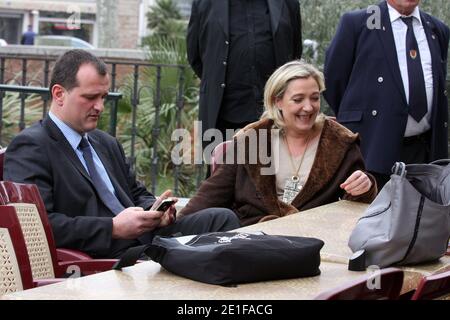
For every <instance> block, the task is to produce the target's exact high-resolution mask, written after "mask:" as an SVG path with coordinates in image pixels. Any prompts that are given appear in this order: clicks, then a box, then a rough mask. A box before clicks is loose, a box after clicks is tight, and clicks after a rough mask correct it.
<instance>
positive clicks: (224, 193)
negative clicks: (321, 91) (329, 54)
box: [180, 119, 377, 225]
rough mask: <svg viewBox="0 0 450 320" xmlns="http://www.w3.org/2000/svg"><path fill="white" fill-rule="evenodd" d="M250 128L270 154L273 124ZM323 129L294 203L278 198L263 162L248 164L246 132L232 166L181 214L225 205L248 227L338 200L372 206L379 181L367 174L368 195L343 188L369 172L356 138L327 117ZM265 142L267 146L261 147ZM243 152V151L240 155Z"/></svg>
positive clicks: (204, 187) (221, 168)
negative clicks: (355, 174) (263, 170)
mask: <svg viewBox="0 0 450 320" xmlns="http://www.w3.org/2000/svg"><path fill="white" fill-rule="evenodd" d="M252 127H253V128H254V129H255V130H256V136H257V138H258V144H257V145H258V146H260V148H261V146H262V147H264V148H267V152H268V154H269V155H270V149H271V143H270V141H271V139H270V129H271V128H272V127H273V122H272V120H260V121H258V122H256V123H255V124H254V125H252ZM319 127H320V129H321V135H320V140H319V145H318V149H317V153H316V157H315V159H314V163H313V166H312V168H311V172H310V174H309V177H308V180H307V182H306V183H305V185H304V187H303V190H302V192H301V193H300V194H299V195H297V197H296V198H295V199H294V200H293V202H292V204H291V205H289V204H286V203H284V202H282V201H280V200H279V199H278V197H277V193H276V177H275V175H274V174H271V175H262V174H261V168H264V167H268V165H263V164H261V161H259V159H258V161H257V163H254V162H253V164H249V163H252V162H250V160H251V159H250V158H251V155H250V154H249V152H248V150H249V146H250V145H255V143H252V144H249V143H248V142H246V141H248V136H249V132H248V131H246V132H244V133H243V134H241V135H238V136H237V137H235V139H234V145H233V146H234V151H235V152H234V153H235V155H234V156H233V157H234V160H235V162H234V164H223V165H219V166H218V168H217V169H216V171H215V172H214V174H213V175H212V176H211V177H209V179H207V180H206V181H204V182H203V183H202V185H201V186H200V188H199V190H198V192H197V193H196V195H195V196H194V197H193V198H192V199H191V200H190V201H189V203H188V204H187V206H186V207H185V208H184V209H183V210H182V211H181V212H180V214H181V215H186V214H190V213H194V212H196V211H198V210H201V209H205V208H211V207H226V208H231V209H232V210H233V211H234V212H235V213H236V214H237V215H238V217H239V219H240V220H241V224H242V225H249V224H253V223H256V222H261V221H266V220H270V219H274V218H278V217H282V216H284V215H288V214H292V213H295V212H298V211H301V210H306V209H310V208H314V207H317V206H321V205H324V204H328V203H331V202H334V201H337V200H339V199H340V198H341V199H345V200H354V201H360V202H367V203H369V202H371V201H372V200H373V199H374V198H375V196H376V193H377V188H376V183H375V179H374V178H373V177H372V176H370V175H369V174H368V176H369V177H370V179H371V180H372V188H371V189H370V190H369V191H368V192H366V193H365V194H362V195H360V196H357V197H353V196H351V195H349V194H347V193H345V192H344V191H343V190H342V189H341V188H340V187H339V185H340V184H341V183H342V182H344V181H345V180H346V179H347V178H348V177H349V176H350V175H351V174H352V173H353V172H354V171H356V170H365V167H364V162H363V158H362V155H361V152H360V149H359V146H358V144H359V138H358V135H357V134H354V133H352V132H351V131H349V130H348V129H346V128H345V127H343V126H341V125H340V124H338V123H337V122H335V121H332V120H329V119H323V120H322V121H321V123H319ZM260 129H268V131H266V132H268V135H267V138H266V137H265V136H264V137H263V136H262V134H261V133H260V132H262V131H261V130H260ZM320 129H319V130H320ZM246 139H247V140H246ZM261 139H264V141H265V143H264V142H263V143H261V142H260V140H261ZM239 148H241V150H243V152H239V151H238V150H239ZM242 148H243V149H242ZM228 152H229V150H227V153H228ZM242 156H244V157H245V160H244V161H243V159H242V158H239V157H242ZM237 159H240V161H237V162H238V163H241V164H236V160H237ZM242 163H244V164H242Z"/></svg>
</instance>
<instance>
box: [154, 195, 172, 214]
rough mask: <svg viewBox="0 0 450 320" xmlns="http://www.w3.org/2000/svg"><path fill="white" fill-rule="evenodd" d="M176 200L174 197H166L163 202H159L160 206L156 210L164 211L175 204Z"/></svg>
mask: <svg viewBox="0 0 450 320" xmlns="http://www.w3.org/2000/svg"><path fill="white" fill-rule="evenodd" d="M175 202H176V201H175V200H173V199H172V198H167V199H164V200H163V201H161V203H160V204H159V206H158V208H157V209H156V211H163V212H165V211H166V210H167V209H169V207H170V206H171V205H173V204H174V203H175Z"/></svg>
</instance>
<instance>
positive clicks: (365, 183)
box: [340, 170, 372, 196]
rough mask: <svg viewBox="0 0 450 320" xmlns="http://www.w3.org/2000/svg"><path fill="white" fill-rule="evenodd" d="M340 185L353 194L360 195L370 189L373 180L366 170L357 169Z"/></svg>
mask: <svg viewBox="0 0 450 320" xmlns="http://www.w3.org/2000/svg"><path fill="white" fill-rule="evenodd" d="M340 187H341V188H342V189H344V190H345V192H347V193H348V194H350V195H352V196H359V195H361V194H363V193H366V192H367V191H369V190H370V188H371V187H372V181H370V179H369V177H368V176H367V175H366V174H365V173H364V172H362V171H361V170H356V171H355V172H353V173H352V174H351V175H350V177H348V178H347V180H345V182H344V183H341V185H340Z"/></svg>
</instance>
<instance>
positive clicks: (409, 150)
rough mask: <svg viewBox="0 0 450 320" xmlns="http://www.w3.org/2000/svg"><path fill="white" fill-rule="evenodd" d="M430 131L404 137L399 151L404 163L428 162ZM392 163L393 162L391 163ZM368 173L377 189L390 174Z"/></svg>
mask: <svg viewBox="0 0 450 320" xmlns="http://www.w3.org/2000/svg"><path fill="white" fill-rule="evenodd" d="M430 141H431V131H430V130H429V131H427V132H425V133H422V134H420V135H417V136H412V137H405V138H404V139H403V143H402V149H401V152H400V160H399V161H401V162H404V163H406V164H411V163H428V161H429V156H430ZM392 165H394V164H392ZM370 173H371V174H372V175H373V176H374V177H375V180H376V181H377V186H378V191H380V190H381V189H382V188H383V186H384V185H385V184H386V183H387V182H388V181H389V179H390V175H388V174H383V173H378V172H372V171H370Z"/></svg>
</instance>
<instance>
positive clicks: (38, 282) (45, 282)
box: [33, 278, 67, 287]
mask: <svg viewBox="0 0 450 320" xmlns="http://www.w3.org/2000/svg"><path fill="white" fill-rule="evenodd" d="M66 280H67V279H64V278H54V279H39V280H33V285H34V287H42V286H46V285H49V284H54V283H59V282H62V281H66Z"/></svg>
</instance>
